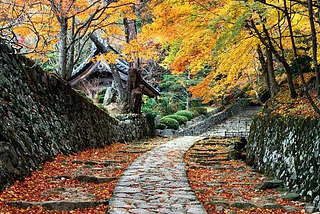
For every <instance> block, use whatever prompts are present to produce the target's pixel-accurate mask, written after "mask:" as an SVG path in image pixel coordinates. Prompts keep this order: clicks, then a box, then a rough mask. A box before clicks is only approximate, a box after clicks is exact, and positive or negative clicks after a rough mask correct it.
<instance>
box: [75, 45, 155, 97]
mask: <svg viewBox="0 0 320 214" xmlns="http://www.w3.org/2000/svg"><path fill="white" fill-rule="evenodd" d="M99 54H100V51H99V50H98V49H97V48H96V47H95V46H93V48H92V51H91V54H90V56H89V57H88V58H87V59H86V60H85V61H84V62H83V63H82V64H81V65H80V66H79V67H78V68H77V69H75V70H74V72H73V73H72V76H71V79H70V80H69V83H70V85H71V86H72V87H73V88H76V89H79V88H80V87H81V85H83V84H84V83H86V82H90V81H91V82H93V81H95V84H92V87H94V88H92V90H93V91H98V90H99V89H101V88H104V87H107V88H108V87H111V86H112V82H113V76H112V72H111V68H110V66H109V65H108V63H106V62H103V61H98V62H93V61H92V60H91V59H92V58H93V57H94V56H96V55H99ZM116 68H117V70H118V71H119V74H120V78H121V80H122V81H123V83H124V85H126V82H127V79H128V70H129V63H128V62H126V61H125V60H122V59H118V60H116ZM142 85H143V86H144V87H143V90H142V94H144V95H147V96H149V97H156V96H158V95H159V94H160V93H159V91H158V90H157V89H156V88H154V87H153V86H152V85H150V84H149V83H147V82H146V81H145V80H144V79H142Z"/></svg>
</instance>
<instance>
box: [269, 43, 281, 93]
mask: <svg viewBox="0 0 320 214" xmlns="http://www.w3.org/2000/svg"><path fill="white" fill-rule="evenodd" d="M267 65H268V77H269V78H268V79H269V85H270V93H271V97H274V96H275V95H276V94H277V92H278V91H279V88H278V84H277V81H276V78H275V74H274V67H273V58H272V52H271V50H270V49H269V48H267Z"/></svg>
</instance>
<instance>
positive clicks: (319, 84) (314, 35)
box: [308, 0, 320, 99]
mask: <svg viewBox="0 0 320 214" xmlns="http://www.w3.org/2000/svg"><path fill="white" fill-rule="evenodd" d="M308 9H309V21H310V27H311V33H312V59H313V65H314V70H315V72H316V90H317V97H318V99H320V72H319V64H318V60H317V55H318V53H317V47H318V43H317V33H316V28H315V26H314V19H313V9H312V0H308Z"/></svg>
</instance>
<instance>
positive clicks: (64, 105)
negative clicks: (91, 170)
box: [0, 43, 155, 191]
mask: <svg viewBox="0 0 320 214" xmlns="http://www.w3.org/2000/svg"><path fill="white" fill-rule="evenodd" d="M12 52H13V50H11V49H10V48H9V47H7V46H6V45H3V44H1V43H0V120H1V121H0V191H1V190H3V189H4V188H5V187H6V186H7V185H8V184H10V183H12V182H13V181H14V180H16V179H20V178H23V177H24V176H27V175H29V173H30V171H31V170H33V169H36V168H37V166H39V164H41V163H42V162H44V161H46V160H50V159H52V158H53V157H54V156H55V155H56V154H58V153H61V154H70V153H73V152H76V151H80V150H84V149H86V148H93V147H102V146H104V145H107V144H109V143H111V142H126V141H133V140H137V139H141V138H145V137H148V136H153V135H154V134H155V130H154V122H153V118H146V117H143V116H140V115H127V116H121V117H120V116H119V117H118V119H117V118H114V117H111V116H110V115H108V114H106V113H105V112H103V111H102V110H100V109H99V108H98V107H96V106H95V105H94V104H92V103H90V102H88V101H87V100H86V99H85V98H84V97H82V96H80V95H79V94H78V93H77V92H75V91H74V90H72V89H71V87H70V85H69V84H68V83H67V82H64V81H62V80H61V79H59V78H58V77H56V76H55V75H52V74H48V73H45V72H43V71H42V70H41V69H40V68H39V67H37V66H34V63H33V62H31V61H30V60H28V59H26V58H23V57H18V56H17V55H14V54H11V53H12Z"/></svg>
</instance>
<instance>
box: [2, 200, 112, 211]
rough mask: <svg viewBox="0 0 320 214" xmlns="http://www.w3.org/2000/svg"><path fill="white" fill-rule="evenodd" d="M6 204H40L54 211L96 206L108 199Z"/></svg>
mask: <svg viewBox="0 0 320 214" xmlns="http://www.w3.org/2000/svg"><path fill="white" fill-rule="evenodd" d="M7 204H8V205H10V206H13V207H17V208H28V207H31V206H41V207H43V208H45V209H47V210H54V211H72V210H75V209H84V208H90V207H96V206H99V205H101V204H108V200H100V201H81V200H74V201H62V200H60V201H43V202H29V201H10V202H7Z"/></svg>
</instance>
